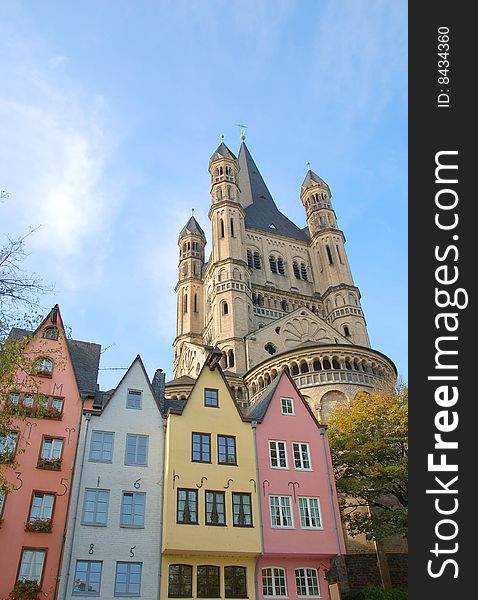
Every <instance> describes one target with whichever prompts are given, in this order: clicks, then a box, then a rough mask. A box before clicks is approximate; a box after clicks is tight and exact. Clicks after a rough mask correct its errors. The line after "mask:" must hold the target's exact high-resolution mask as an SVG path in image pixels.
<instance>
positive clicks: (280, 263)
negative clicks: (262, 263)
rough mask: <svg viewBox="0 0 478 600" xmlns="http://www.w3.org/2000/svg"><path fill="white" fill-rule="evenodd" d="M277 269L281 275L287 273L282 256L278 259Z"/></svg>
mask: <svg viewBox="0 0 478 600" xmlns="http://www.w3.org/2000/svg"><path fill="white" fill-rule="evenodd" d="M277 270H278V271H279V275H285V268H284V261H283V260H282V258H281V257H280V256H279V257H278V259H277Z"/></svg>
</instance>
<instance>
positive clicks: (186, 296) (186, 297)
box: [183, 294, 188, 313]
mask: <svg viewBox="0 0 478 600" xmlns="http://www.w3.org/2000/svg"><path fill="white" fill-rule="evenodd" d="M187 312H188V295H187V294H184V299H183V313H187Z"/></svg>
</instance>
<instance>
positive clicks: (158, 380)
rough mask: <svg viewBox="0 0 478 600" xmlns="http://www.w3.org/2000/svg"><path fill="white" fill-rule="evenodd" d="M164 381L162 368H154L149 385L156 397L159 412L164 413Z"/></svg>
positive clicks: (164, 375) (164, 376)
mask: <svg viewBox="0 0 478 600" xmlns="http://www.w3.org/2000/svg"><path fill="white" fill-rule="evenodd" d="M165 381H166V373H165V372H164V371H163V369H156V372H155V373H154V377H153V381H152V383H151V386H152V388H153V391H154V393H155V394H156V398H157V399H158V402H159V406H160V409H161V413H162V414H163V415H164V383H165Z"/></svg>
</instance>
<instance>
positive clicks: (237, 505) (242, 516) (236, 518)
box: [232, 492, 252, 527]
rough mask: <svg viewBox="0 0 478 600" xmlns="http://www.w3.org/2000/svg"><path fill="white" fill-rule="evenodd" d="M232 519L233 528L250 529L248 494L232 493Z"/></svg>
mask: <svg viewBox="0 0 478 600" xmlns="http://www.w3.org/2000/svg"><path fill="white" fill-rule="evenodd" d="M232 518H233V525H234V527H252V506H251V495H250V494H242V493H239V492H233V493H232Z"/></svg>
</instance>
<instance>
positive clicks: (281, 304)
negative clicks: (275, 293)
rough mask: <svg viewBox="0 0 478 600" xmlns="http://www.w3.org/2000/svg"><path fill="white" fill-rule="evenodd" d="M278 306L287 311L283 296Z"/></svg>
mask: <svg viewBox="0 0 478 600" xmlns="http://www.w3.org/2000/svg"><path fill="white" fill-rule="evenodd" d="M280 307H281V308H282V310H283V311H284V312H287V310H288V308H289V305H288V304H287V300H286V299H285V298H283V299H282V300H281V303H280Z"/></svg>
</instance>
